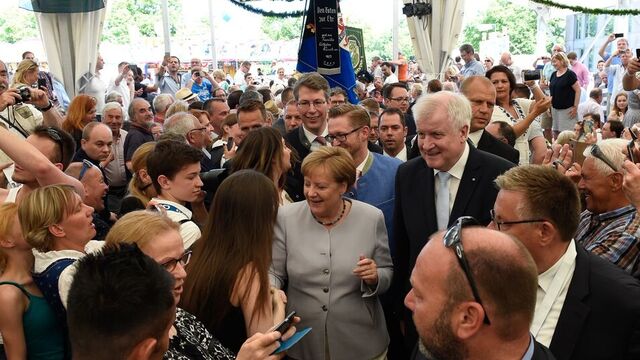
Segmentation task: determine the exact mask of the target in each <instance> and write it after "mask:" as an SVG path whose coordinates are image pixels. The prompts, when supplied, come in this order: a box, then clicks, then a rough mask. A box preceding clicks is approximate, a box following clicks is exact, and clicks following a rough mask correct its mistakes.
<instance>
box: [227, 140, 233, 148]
mask: <svg viewBox="0 0 640 360" xmlns="http://www.w3.org/2000/svg"><path fill="white" fill-rule="evenodd" d="M231 149H233V138H231V137H230V138H228V139H227V151H231Z"/></svg>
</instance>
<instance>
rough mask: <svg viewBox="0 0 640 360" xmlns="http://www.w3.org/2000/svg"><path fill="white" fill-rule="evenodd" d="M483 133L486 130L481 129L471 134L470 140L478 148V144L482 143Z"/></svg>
mask: <svg viewBox="0 0 640 360" xmlns="http://www.w3.org/2000/svg"><path fill="white" fill-rule="evenodd" d="M483 132H484V129H480V130H478V131H474V132H472V133H469V139H470V140H471V141H472V142H473V146H474V147H476V148H477V147H478V143H479V142H480V138H481V137H482V133H483Z"/></svg>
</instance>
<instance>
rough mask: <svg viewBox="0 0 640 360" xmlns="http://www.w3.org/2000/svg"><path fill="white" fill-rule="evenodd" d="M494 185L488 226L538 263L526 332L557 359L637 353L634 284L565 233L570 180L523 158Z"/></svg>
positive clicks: (572, 220)
mask: <svg viewBox="0 0 640 360" xmlns="http://www.w3.org/2000/svg"><path fill="white" fill-rule="evenodd" d="M496 185H497V186H498V188H499V190H500V191H499V192H498V196H497V198H496V203H495V205H494V207H493V210H492V214H491V216H492V222H491V224H489V227H490V228H493V229H497V230H499V231H502V232H504V233H507V234H509V235H512V236H515V237H516V238H518V239H519V240H520V241H522V243H523V244H524V245H525V246H526V247H527V249H528V250H529V252H530V253H531V256H532V257H533V259H534V261H535V262H536V266H537V269H538V289H537V293H538V295H537V299H536V311H535V315H534V318H533V323H532V325H531V334H532V335H533V336H534V337H535V338H536V340H537V341H539V342H540V343H542V344H543V345H545V346H548V347H549V348H550V350H551V352H552V353H553V354H554V355H555V356H556V357H557V358H558V359H576V360H577V359H598V358H600V359H636V358H639V357H640V348H639V347H638V346H637V344H638V340H637V339H638V336H640V284H639V283H638V282H637V280H635V279H633V278H632V277H631V276H629V275H627V274H625V273H623V272H622V271H621V270H620V269H617V268H616V266H615V265H613V264H611V263H610V262H608V261H605V260H603V259H600V258H599V257H597V256H596V255H593V254H591V253H589V252H587V251H585V250H584V249H583V248H582V247H581V246H579V245H578V244H577V243H576V241H575V240H573V235H574V233H575V231H576V228H577V227H578V222H579V218H580V198H579V195H578V191H577V188H576V186H575V184H573V182H572V181H571V180H570V179H569V178H567V177H566V176H563V175H562V174H560V173H559V172H558V171H556V170H554V169H552V168H551V167H547V166H536V165H527V166H520V167H517V168H514V169H511V170H509V171H507V172H506V173H505V174H504V175H501V176H499V177H498V178H497V179H496ZM634 339H635V340H634Z"/></svg>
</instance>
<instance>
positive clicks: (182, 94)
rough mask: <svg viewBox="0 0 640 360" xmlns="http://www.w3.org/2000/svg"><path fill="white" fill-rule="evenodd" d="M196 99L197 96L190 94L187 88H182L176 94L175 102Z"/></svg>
mask: <svg viewBox="0 0 640 360" xmlns="http://www.w3.org/2000/svg"><path fill="white" fill-rule="evenodd" d="M197 97H198V95H196V94H194V93H192V92H191V90H189V89H187V88H182V89H180V90H178V91H177V92H176V100H184V101H190V100H194V99H196V98H197Z"/></svg>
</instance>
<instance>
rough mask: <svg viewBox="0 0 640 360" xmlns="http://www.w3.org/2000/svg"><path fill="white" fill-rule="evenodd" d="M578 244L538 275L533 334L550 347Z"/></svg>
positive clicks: (574, 266)
mask: <svg viewBox="0 0 640 360" xmlns="http://www.w3.org/2000/svg"><path fill="white" fill-rule="evenodd" d="M576 254H577V253H576V244H575V241H574V240H571V242H570V243H569V247H567V251H566V252H565V253H564V255H562V257H561V258H560V259H559V260H558V261H557V262H556V263H555V264H553V266H552V267H550V268H549V269H548V270H547V271H545V272H543V273H542V274H540V275H538V291H537V296H536V311H535V313H534V315H533V322H532V323H531V333H532V334H533V336H534V337H535V338H536V340H537V341H538V342H539V343H541V344H542V345H544V346H547V347H549V345H550V344H551V339H552V338H553V333H554V332H555V330H556V325H557V324H558V319H559V318H560V312H561V311H562V306H563V305H564V300H565V299H566V297H567V290H568V289H569V284H570V283H571V279H572V278H573V272H574V270H575V269H576Z"/></svg>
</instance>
